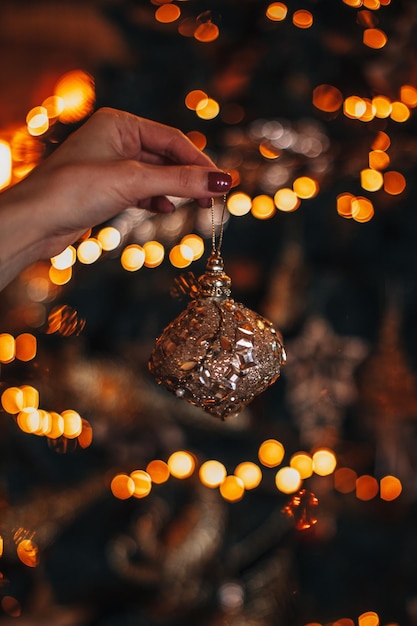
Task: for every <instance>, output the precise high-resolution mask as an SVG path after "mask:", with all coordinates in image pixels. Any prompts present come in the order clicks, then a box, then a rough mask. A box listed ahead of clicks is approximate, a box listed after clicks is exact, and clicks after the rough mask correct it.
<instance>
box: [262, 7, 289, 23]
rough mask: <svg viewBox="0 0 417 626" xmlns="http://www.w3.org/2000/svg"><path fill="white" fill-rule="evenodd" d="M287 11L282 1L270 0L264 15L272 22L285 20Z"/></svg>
mask: <svg viewBox="0 0 417 626" xmlns="http://www.w3.org/2000/svg"><path fill="white" fill-rule="evenodd" d="M287 13H288V7H287V5H286V4H284V3H283V2H271V4H270V5H268V6H267V8H266V12H265V15H266V17H267V18H268V19H269V20H272V21H273V22H282V20H285V18H286V17H287Z"/></svg>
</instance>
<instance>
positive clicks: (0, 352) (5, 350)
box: [0, 333, 16, 363]
mask: <svg viewBox="0 0 417 626" xmlns="http://www.w3.org/2000/svg"><path fill="white" fill-rule="evenodd" d="M15 355H16V344H15V340H14V337H13V335H11V334H10V333H1V334H0V363H11V362H12V361H13V360H14V358H15Z"/></svg>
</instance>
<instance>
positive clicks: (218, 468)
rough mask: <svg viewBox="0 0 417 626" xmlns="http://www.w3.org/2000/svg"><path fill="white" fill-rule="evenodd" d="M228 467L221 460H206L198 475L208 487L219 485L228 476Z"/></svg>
mask: <svg viewBox="0 0 417 626" xmlns="http://www.w3.org/2000/svg"><path fill="white" fill-rule="evenodd" d="M226 474H227V472H226V468H225V466H224V465H223V463H220V461H214V460H210V461H205V463H203V464H202V465H201V467H200V469H199V472H198V475H199V478H200V480H201V482H202V483H203V485H205V486H206V487H219V485H221V484H222V482H223V481H224V479H225V478H226Z"/></svg>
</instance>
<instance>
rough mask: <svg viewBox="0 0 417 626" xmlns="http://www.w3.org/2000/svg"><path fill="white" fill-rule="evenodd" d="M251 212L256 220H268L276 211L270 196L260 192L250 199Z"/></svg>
mask: <svg viewBox="0 0 417 626" xmlns="http://www.w3.org/2000/svg"><path fill="white" fill-rule="evenodd" d="M251 213H252V215H253V216H254V217H256V219H258V220H268V219H269V218H271V217H273V216H274V215H275V213H276V208H275V204H274V201H273V199H272V198H271V196H267V195H266V194H261V195H259V196H255V197H254V198H253V200H252V206H251Z"/></svg>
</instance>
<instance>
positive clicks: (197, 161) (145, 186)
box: [0, 108, 231, 289]
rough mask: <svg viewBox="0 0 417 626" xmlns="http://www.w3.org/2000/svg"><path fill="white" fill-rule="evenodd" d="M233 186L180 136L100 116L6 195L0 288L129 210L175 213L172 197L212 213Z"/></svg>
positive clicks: (135, 120) (138, 121) (122, 115)
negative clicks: (213, 202) (214, 204)
mask: <svg viewBox="0 0 417 626" xmlns="http://www.w3.org/2000/svg"><path fill="white" fill-rule="evenodd" d="M230 185H231V177H230V176H229V175H228V174H226V173H224V172H222V171H221V170H219V168H218V167H217V166H216V165H215V164H214V163H213V161H212V160H211V159H210V158H209V157H208V156H207V155H205V154H204V153H203V152H201V151H200V150H199V149H198V148H196V147H195V146H194V144H193V143H192V142H191V141H190V140H189V139H188V138H187V137H186V136H185V135H184V134H183V133H182V132H181V131H179V130H178V129H176V128H173V127H170V126H166V125H164V124H160V123H158V122H154V121H151V120H147V119H144V118H140V117H137V116H135V115H132V114H130V113H127V112H124V111H117V110H115V109H109V108H103V109H100V110H98V111H97V112H96V113H94V114H93V115H92V116H91V117H90V119H89V120H88V121H87V122H86V123H85V124H83V126H82V127H81V128H80V129H78V130H77V131H76V132H74V133H73V134H72V135H71V136H70V137H69V138H68V139H67V140H66V141H64V142H63V143H62V144H61V145H60V146H59V148H58V149H57V150H56V151H55V152H54V153H53V154H52V155H51V156H49V157H48V158H47V159H45V160H44V161H43V162H42V163H41V164H40V165H39V166H38V167H36V168H35V170H34V171H33V172H32V173H31V174H30V175H29V176H28V177H27V178H26V179H24V180H23V181H21V182H20V183H18V184H16V185H14V186H12V187H10V188H9V189H7V190H6V191H4V192H3V193H1V194H0V289H2V288H4V287H5V286H6V285H7V284H8V283H9V282H11V281H12V280H13V279H14V278H15V277H16V276H17V275H18V274H19V273H20V272H21V271H22V270H23V269H24V268H25V267H27V266H28V265H30V264H31V263H33V262H35V261H38V260H40V259H47V258H50V257H52V256H55V255H57V254H59V253H60V252H62V250H64V249H65V248H66V247H67V246H68V245H70V244H73V243H74V242H76V241H77V240H79V239H80V238H81V237H82V236H83V234H84V233H85V232H86V231H88V229H90V228H92V227H94V226H97V225H98V224H101V223H103V222H105V221H106V220H108V219H110V218H112V217H114V216H115V215H117V214H118V213H120V212H121V211H123V210H124V209H126V208H127V207H133V206H137V207H140V208H141V209H148V210H151V211H154V212H158V213H171V212H172V211H173V210H174V206H173V204H172V203H171V202H170V201H169V199H168V198H167V196H174V197H179V198H194V199H196V200H197V201H198V203H199V204H200V205H201V206H203V207H208V206H210V202H211V200H210V199H211V198H212V197H216V196H221V195H223V194H224V193H226V192H227V191H228V190H229V189H230Z"/></svg>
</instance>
